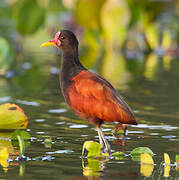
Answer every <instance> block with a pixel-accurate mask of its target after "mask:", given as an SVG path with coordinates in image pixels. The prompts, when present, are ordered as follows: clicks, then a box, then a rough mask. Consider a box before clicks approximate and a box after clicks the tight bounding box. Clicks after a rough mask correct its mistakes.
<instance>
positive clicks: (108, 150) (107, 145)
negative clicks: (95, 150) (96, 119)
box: [97, 127, 111, 155]
mask: <svg viewBox="0 0 179 180" xmlns="http://www.w3.org/2000/svg"><path fill="white" fill-rule="evenodd" d="M97 130H98V135H99V137H100V139H101V140H102V141H103V142H104V145H105V151H106V153H107V154H109V155H110V154H111V148H110V145H109V143H108V141H107V140H106V138H105V136H104V134H103V131H102V130H101V128H100V127H97ZM101 140H100V141H101Z"/></svg>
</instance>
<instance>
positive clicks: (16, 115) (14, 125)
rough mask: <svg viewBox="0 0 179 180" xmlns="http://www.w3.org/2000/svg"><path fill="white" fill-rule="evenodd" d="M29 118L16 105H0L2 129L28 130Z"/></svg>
mask: <svg viewBox="0 0 179 180" xmlns="http://www.w3.org/2000/svg"><path fill="white" fill-rule="evenodd" d="M27 125H28V118H27V116H26V115H25V113H24V111H23V110H22V109H21V108H20V107H19V106H17V105H16V104H10V103H6V104H2V105H0V129H26V128H27Z"/></svg>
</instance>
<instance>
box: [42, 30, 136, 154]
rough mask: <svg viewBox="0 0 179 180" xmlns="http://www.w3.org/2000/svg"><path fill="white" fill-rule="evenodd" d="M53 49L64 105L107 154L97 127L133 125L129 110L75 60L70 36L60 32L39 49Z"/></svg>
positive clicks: (75, 48) (74, 40) (107, 85)
mask: <svg viewBox="0 0 179 180" xmlns="http://www.w3.org/2000/svg"><path fill="white" fill-rule="evenodd" d="M49 45H55V46H57V47H59V48H61V50H62V65H61V71H60V85H61V90H62V93H63V96H64V98H65V101H66V102H67V104H68V105H69V106H70V108H71V109H72V110H73V111H74V113H75V114H77V115H78V116H79V117H80V118H82V119H84V120H87V121H89V122H90V123H92V124H93V125H95V126H96V128H97V131H98V136H99V141H100V144H102V147H104V145H105V150H106V153H108V154H110V145H109V144H108V142H107V140H106V138H105V136H104V134H103V132H102V130H101V125H102V124H103V123H104V122H119V123H120V124H121V126H122V127H124V126H123V124H134V125H136V124H137V122H136V119H135V117H134V114H133V113H132V111H131V109H130V107H129V106H128V105H127V104H126V103H125V102H124V100H122V99H121V97H120V96H118V95H117V93H116V91H115V89H114V88H113V86H112V85H111V84H110V83H109V82H108V81H106V80H105V79H104V78H103V77H101V76H99V75H97V74H95V73H92V72H90V71H88V70H87V69H85V68H84V67H83V66H82V65H81V63H80V61H79V57H78V40H77V38H76V36H75V35H74V34H73V32H71V31H69V30H62V31H61V32H57V33H56V35H55V38H54V39H53V40H51V41H48V42H45V43H43V44H42V45H41V47H44V46H49Z"/></svg>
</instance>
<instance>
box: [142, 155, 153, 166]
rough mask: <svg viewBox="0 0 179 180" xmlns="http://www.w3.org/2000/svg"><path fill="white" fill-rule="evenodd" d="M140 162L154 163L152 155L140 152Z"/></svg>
mask: <svg viewBox="0 0 179 180" xmlns="http://www.w3.org/2000/svg"><path fill="white" fill-rule="evenodd" d="M140 162H141V164H154V161H153V159H152V156H151V155H150V154H148V153H142V154H141V155H140Z"/></svg>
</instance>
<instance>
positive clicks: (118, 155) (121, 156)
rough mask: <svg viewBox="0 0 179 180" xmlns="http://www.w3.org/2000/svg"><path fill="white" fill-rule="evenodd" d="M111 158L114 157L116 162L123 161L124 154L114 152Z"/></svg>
mask: <svg viewBox="0 0 179 180" xmlns="http://www.w3.org/2000/svg"><path fill="white" fill-rule="evenodd" d="M111 156H112V157H115V159H117V160H122V159H124V156H125V154H124V153H123V152H114V153H112V154H111Z"/></svg>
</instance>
